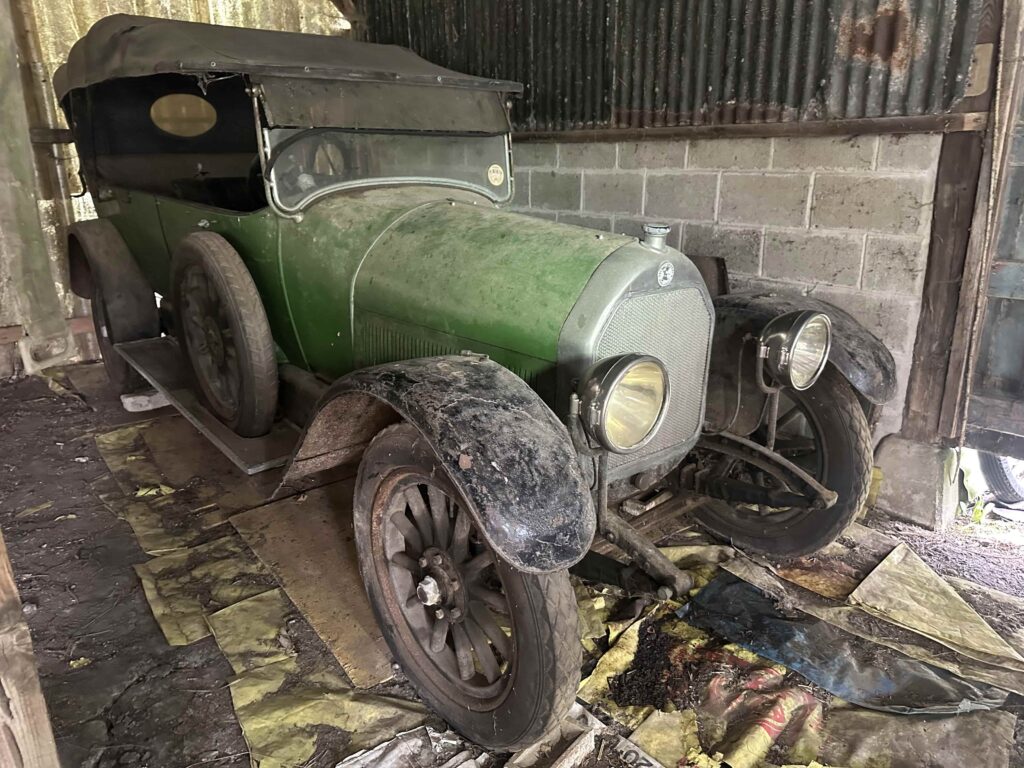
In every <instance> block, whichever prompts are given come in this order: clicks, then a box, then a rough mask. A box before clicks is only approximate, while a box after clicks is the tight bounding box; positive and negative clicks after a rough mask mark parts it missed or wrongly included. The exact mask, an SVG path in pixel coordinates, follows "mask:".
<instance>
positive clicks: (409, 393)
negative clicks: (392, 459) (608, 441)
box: [282, 355, 597, 573]
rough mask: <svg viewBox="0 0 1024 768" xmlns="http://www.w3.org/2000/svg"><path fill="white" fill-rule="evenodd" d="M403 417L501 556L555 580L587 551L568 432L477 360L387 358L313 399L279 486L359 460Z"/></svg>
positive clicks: (512, 380) (592, 523)
mask: <svg viewBox="0 0 1024 768" xmlns="http://www.w3.org/2000/svg"><path fill="white" fill-rule="evenodd" d="M401 420H405V421H408V422H409V423H410V424H412V425H413V426H415V427H416V429H417V430H418V431H419V432H420V434H422V435H423V437H424V438H425V439H426V440H427V441H428V442H429V443H430V446H431V448H432V449H433V450H434V453H435V454H436V456H437V458H438V459H439V460H440V462H441V463H442V465H443V466H444V467H445V469H446V470H447V471H448V474H449V476H450V477H451V480H452V482H453V483H454V484H455V485H456V487H458V489H459V490H460V491H461V492H462V494H463V496H464V498H465V501H466V502H467V504H468V506H469V512H470V513H471V514H472V515H473V517H474V519H475V520H476V522H477V525H478V526H479V528H480V531H481V532H482V533H483V535H484V537H485V538H486V539H487V541H488V543H489V544H490V545H491V546H492V547H493V549H494V550H495V552H496V553H497V554H498V555H499V556H500V557H501V558H502V559H504V560H506V561H507V562H508V563H510V564H511V565H512V566H514V567H515V568H518V569H520V570H523V571H527V572H530V573H548V572H552V571H557V570H561V569H563V568H568V567H569V566H571V565H574V564H575V563H576V562H578V561H579V560H580V559H582V558H583V556H584V555H585V554H586V553H587V550H588V549H589V548H590V544H591V541H592V540H593V538H594V532H595V529H596V526H597V519H596V514H595V512H594V505H593V500H592V497H591V494H590V490H589V488H588V486H587V484H586V482H585V481H584V479H583V474H582V472H581V470H580V467H579V463H578V461H577V457H576V451H575V449H574V448H573V445H572V441H571V440H570V438H569V433H568V431H567V430H566V428H565V426H564V425H563V424H562V423H561V422H560V421H559V420H558V418H557V417H556V416H555V415H554V413H552V412H551V410H550V409H549V408H548V407H547V405H545V403H544V402H543V401H542V400H541V399H540V397H539V396H538V395H537V394H536V393H535V392H534V391H533V390H532V389H530V387H529V386H527V384H526V383H525V382H524V381H523V380H522V379H520V378H519V377H517V376H516V375H515V374H513V373H511V372H510V371H508V370H507V369H505V368H503V367H502V366H500V365H498V364H497V363H495V362H493V361H491V360H488V359H487V358H485V357H482V356H479V355H459V356H447V357H433V358H423V359H419V360H406V361H402V362H397V363H388V364H385V365H380V366H376V367H374V368H367V369H364V370H361V371H356V372H354V373H351V374H349V375H347V376H343V377H342V378H340V379H338V381H336V382H335V383H334V384H333V385H332V386H331V387H330V389H328V390H327V392H326V393H324V395H323V397H322V398H321V399H320V402H319V403H318V404H317V410H316V414H315V416H314V417H313V420H312V421H311V422H310V423H309V425H308V426H307V427H306V430H305V432H304V433H303V436H302V439H301V440H300V442H299V446H298V448H297V450H296V451H295V453H294V455H293V457H292V460H291V463H290V464H289V466H288V469H287V471H286V473H285V476H284V479H283V481H282V488H286V487H291V488H294V487H298V485H299V481H300V479H301V478H303V477H305V476H308V475H311V474H313V473H319V472H322V471H324V470H328V469H331V468H333V467H335V466H338V465H341V464H345V463H349V462H352V461H355V460H357V459H358V458H359V457H360V456H361V455H362V452H363V451H364V450H365V448H366V445H367V444H368V443H369V441H370V440H372V439H373V437H374V435H376V434H377V433H378V432H379V431H380V430H381V429H383V428H384V427H386V426H388V425H389V424H393V423H395V422H398V421H401Z"/></svg>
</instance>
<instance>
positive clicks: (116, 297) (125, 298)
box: [68, 219, 160, 341]
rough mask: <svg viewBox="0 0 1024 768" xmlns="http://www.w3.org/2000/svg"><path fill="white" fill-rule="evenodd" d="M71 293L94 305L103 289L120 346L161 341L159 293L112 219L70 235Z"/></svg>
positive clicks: (82, 224)
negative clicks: (98, 289) (96, 293)
mask: <svg viewBox="0 0 1024 768" xmlns="http://www.w3.org/2000/svg"><path fill="white" fill-rule="evenodd" d="M68 274H69V277H70V283H71V290H72V291H73V292H74V293H75V295H77V296H81V297H82V298H83V299H90V300H91V299H92V298H93V293H94V291H95V287H96V285H97V284H98V285H99V286H100V287H101V288H102V290H103V300H104V302H105V303H106V306H107V323H108V324H109V325H110V331H111V333H112V335H113V337H114V339H116V340H117V341H135V340H136V339H148V338H152V337H154V336H159V335H160V319H159V316H158V314H157V309H156V300H155V299H154V297H153V289H152V288H151V287H150V285H149V283H147V282H146V278H145V277H144V276H143V274H142V270H141V269H140V268H139V265H138V263H137V262H136V261H135V259H134V257H133V256H132V254H131V252H130V251H129V250H128V246H127V245H125V242H124V240H123V239H122V238H121V235H120V234H119V233H118V231H117V228H116V227H114V225H113V224H111V223H110V222H109V221H107V220H106V219H89V220H86V221H77V222H75V223H74V224H72V225H71V226H70V227H69V229H68Z"/></svg>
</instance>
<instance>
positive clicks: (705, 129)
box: [512, 112, 988, 144]
mask: <svg viewBox="0 0 1024 768" xmlns="http://www.w3.org/2000/svg"><path fill="white" fill-rule="evenodd" d="M987 125H988V113H986V112H955V113H951V114H944V115H911V116H909V117H870V118H855V119H839V120H807V121H799V120H798V121H793V122H783V123H736V124H731V123H730V124H713V125H673V126H666V127H663V128H594V129H580V130H574V131H523V132H519V133H515V134H513V136H512V140H513V142H514V143H516V144H523V143H526V142H529V141H561V142H591V141H637V140H640V139H643V140H650V139H723V138H740V137H742V138H767V137H771V136H859V135H874V134H884V133H958V132H962V131H984V130H985V128H986V126H987Z"/></svg>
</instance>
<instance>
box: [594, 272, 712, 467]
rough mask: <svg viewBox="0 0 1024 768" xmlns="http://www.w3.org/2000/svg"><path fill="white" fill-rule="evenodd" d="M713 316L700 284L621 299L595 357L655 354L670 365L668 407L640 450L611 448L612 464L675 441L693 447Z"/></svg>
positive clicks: (637, 458)
mask: <svg viewBox="0 0 1024 768" xmlns="http://www.w3.org/2000/svg"><path fill="white" fill-rule="evenodd" d="M711 330H712V318H711V313H710V310H709V309H708V306H707V304H706V303H705V301H704V295H703V293H702V292H701V291H700V290H699V289H697V288H682V289H679V290H674V291H658V292H656V293H648V294H643V295H640V296H634V297H631V298H628V299H626V300H625V301H624V302H622V303H621V304H620V305H619V306H618V308H617V309H616V310H615V313H614V314H613V315H612V317H611V319H610V320H609V321H608V325H607V326H606V328H605V330H604V333H603V334H602V335H601V339H600V341H599V342H598V345H597V359H601V358H604V357H608V356H610V355H621V354H625V353H628V352H637V353H639V354H644V355H654V356H655V357H657V358H658V359H659V360H661V361H662V362H663V363H664V364H665V367H666V368H667V369H668V376H669V391H670V394H669V403H668V412H667V413H666V414H665V420H664V421H663V422H662V424H661V428H660V429H659V430H658V433H657V434H656V435H655V436H654V439H653V440H651V442H650V443H648V444H647V445H645V446H644V447H643V448H642V449H640V450H639V451H637V452H636V453H631V454H625V455H620V454H612V455H610V456H609V457H608V466H609V469H612V470H614V469H615V468H621V467H624V466H625V465H627V464H634V463H639V462H640V460H642V459H644V458H645V457H647V456H650V455H652V454H655V453H657V452H659V451H662V450H665V449H667V448H671V447H673V446H680V447H684V449H689V447H690V446H691V445H692V443H693V441H694V440H695V438H696V436H697V434H698V432H699V430H700V427H701V420H702V418H703V410H704V409H703V406H704V388H705V386H706V380H707V365H708V346H709V344H710V343H711Z"/></svg>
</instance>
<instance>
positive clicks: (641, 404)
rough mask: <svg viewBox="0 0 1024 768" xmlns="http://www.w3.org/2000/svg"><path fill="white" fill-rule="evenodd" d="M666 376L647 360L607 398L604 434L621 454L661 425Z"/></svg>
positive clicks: (631, 372) (657, 366) (627, 373)
mask: <svg viewBox="0 0 1024 768" xmlns="http://www.w3.org/2000/svg"><path fill="white" fill-rule="evenodd" d="M665 390H666V382H665V372H664V370H663V369H662V367H661V366H660V365H658V364H657V363H655V362H652V361H650V360H644V361H642V362H639V363H637V364H635V365H633V366H632V367H631V368H630V369H629V370H628V371H626V373H625V374H624V375H623V376H622V378H621V379H619V381H618V383H617V384H616V385H615V387H614V388H613V389H612V391H611V392H610V393H609V394H608V399H607V401H606V405H605V413H604V433H605V436H606V437H607V438H608V440H609V441H610V442H611V443H612V444H613V445H614V446H615V447H616V448H618V449H620V450H629V449H630V448H633V447H634V446H636V445H638V444H640V443H642V442H643V441H644V439H645V438H646V437H647V435H648V434H650V432H651V430H652V429H654V427H655V426H656V425H657V423H658V417H659V416H661V409H662V406H664V404H665Z"/></svg>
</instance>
